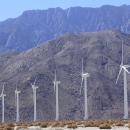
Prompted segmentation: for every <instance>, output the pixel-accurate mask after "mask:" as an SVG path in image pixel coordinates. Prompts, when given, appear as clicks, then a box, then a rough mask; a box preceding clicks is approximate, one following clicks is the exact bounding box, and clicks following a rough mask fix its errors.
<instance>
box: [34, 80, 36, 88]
mask: <svg viewBox="0 0 130 130" xmlns="http://www.w3.org/2000/svg"><path fill="white" fill-rule="evenodd" d="M35 83H36V78H35V81H34V87H35Z"/></svg>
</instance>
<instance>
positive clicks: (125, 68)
mask: <svg viewBox="0 0 130 130" xmlns="http://www.w3.org/2000/svg"><path fill="white" fill-rule="evenodd" d="M129 67H130V65H120V71H119V74H118V76H117V80H116V84H117V82H118V79H119V76H120V74H121V72H122V69H123V70H124V71H126V72H127V73H130V72H129V71H128V70H127V68H129Z"/></svg>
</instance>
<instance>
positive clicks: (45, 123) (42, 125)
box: [40, 122, 48, 128]
mask: <svg viewBox="0 0 130 130" xmlns="http://www.w3.org/2000/svg"><path fill="white" fill-rule="evenodd" d="M40 127H41V128H47V127H48V123H47V122H43V123H41V125H40Z"/></svg>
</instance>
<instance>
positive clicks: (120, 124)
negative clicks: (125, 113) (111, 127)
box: [115, 121, 124, 126]
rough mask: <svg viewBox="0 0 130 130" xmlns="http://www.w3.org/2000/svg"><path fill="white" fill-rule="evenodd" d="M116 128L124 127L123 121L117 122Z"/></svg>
mask: <svg viewBox="0 0 130 130" xmlns="http://www.w3.org/2000/svg"><path fill="white" fill-rule="evenodd" d="M115 125H116V126H124V122H123V121H119V122H116V123H115Z"/></svg>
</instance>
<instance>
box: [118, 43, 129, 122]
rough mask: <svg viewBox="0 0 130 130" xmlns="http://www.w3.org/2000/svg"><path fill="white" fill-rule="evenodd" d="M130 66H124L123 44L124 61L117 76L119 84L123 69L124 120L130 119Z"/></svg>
mask: <svg viewBox="0 0 130 130" xmlns="http://www.w3.org/2000/svg"><path fill="white" fill-rule="evenodd" d="M129 67H130V65H124V64H123V42H122V59H121V65H120V70H119V74H118V76H117V80H116V84H117V82H118V79H119V76H120V74H121V71H122V69H123V71H124V72H123V76H124V119H128V118H129V116H128V96H127V75H126V72H127V73H129V71H128V70H127V68H129Z"/></svg>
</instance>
